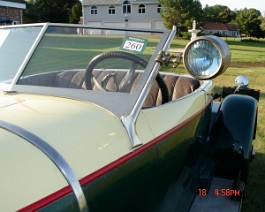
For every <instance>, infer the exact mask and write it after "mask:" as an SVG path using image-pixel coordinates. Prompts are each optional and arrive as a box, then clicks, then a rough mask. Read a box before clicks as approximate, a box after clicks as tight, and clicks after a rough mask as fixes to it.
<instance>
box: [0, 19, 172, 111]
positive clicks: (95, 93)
mask: <svg viewBox="0 0 265 212" xmlns="http://www.w3.org/2000/svg"><path fill="white" fill-rule="evenodd" d="M169 34H170V32H169V31H167V30H156V31H154V30H148V29H135V28H134V29H133V28H130V29H129V28H119V29H116V28H115V29H114V28H111V27H108V28H107V27H105V28H96V27H89V26H85V25H68V24H51V23H44V24H33V25H17V26H12V27H10V26H9V27H1V28H0V69H1V72H0V88H1V90H4V91H7V92H9V91H10V92H18V93H33V94H39V95H48V96H57V97H63V98H71V99H76V100H82V101H87V102H93V103H94V104H97V105H100V106H101V107H103V108H106V109H109V110H111V111H112V112H114V113H115V114H117V115H119V116H121V115H126V114H129V113H130V111H131V110H132V108H133V107H134V106H135V104H136V102H137V100H138V99H144V98H145V97H144V96H146V95H147V91H148V89H149V88H150V87H151V85H152V84H153V82H154V81H155V76H156V74H157V72H158V70H159V68H160V65H161V64H160V63H159V62H156V59H157V58H158V57H159V52H160V51H161V50H163V51H165V46H167V48H168V44H169V43H170V42H171V41H170V42H169V41H168V39H169ZM170 39H173V36H170ZM167 48H166V49H167ZM146 85H148V86H146ZM120 102H122V103H123V104H122V106H121V104H120ZM138 102H139V101H138Z"/></svg>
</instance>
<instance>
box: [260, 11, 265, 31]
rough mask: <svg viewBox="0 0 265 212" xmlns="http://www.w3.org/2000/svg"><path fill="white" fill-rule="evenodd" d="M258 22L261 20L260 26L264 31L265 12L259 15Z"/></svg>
mask: <svg viewBox="0 0 265 212" xmlns="http://www.w3.org/2000/svg"><path fill="white" fill-rule="evenodd" d="M260 22H261V24H260V28H261V30H262V31H264V32H265V12H264V15H263V16H260Z"/></svg>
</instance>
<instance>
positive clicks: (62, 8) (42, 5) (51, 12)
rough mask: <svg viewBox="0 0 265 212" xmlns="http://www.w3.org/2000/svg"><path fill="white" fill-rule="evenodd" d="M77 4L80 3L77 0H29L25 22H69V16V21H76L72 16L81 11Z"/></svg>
mask: <svg viewBox="0 0 265 212" xmlns="http://www.w3.org/2000/svg"><path fill="white" fill-rule="evenodd" d="M78 4H81V3H80V1H79V0H29V1H28V4H27V9H26V12H25V19H26V20H27V22H54V23H69V21H70V17H71V22H77V21H76V17H75V18H74V16H75V15H78V14H81V13H82V12H81V11H82V9H81V7H80V6H79V5H78ZM73 7H75V9H73ZM77 10H80V11H77Z"/></svg>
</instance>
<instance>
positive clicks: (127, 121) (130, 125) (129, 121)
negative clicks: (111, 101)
mask: <svg viewBox="0 0 265 212" xmlns="http://www.w3.org/2000/svg"><path fill="white" fill-rule="evenodd" d="M175 34H176V26H174V27H173V29H172V30H171V32H170V34H169V36H168V38H167V40H166V42H165V44H164V46H163V48H162V49H161V52H164V54H166V55H167V54H168V49H169V47H170V45H171V42H172V40H173V39H174V37H175ZM157 57H158V55H157ZM160 66H161V62H160V61H158V60H157V61H156V62H155V64H154V66H153V68H152V71H151V73H150V75H149V76H148V79H147V82H146V84H145V85H144V87H143V89H142V91H141V93H140V95H139V98H138V100H137V101H136V104H135V105H134V107H133V109H132V111H131V113H130V114H129V115H128V116H122V117H121V121H122V123H123V125H124V127H125V129H126V131H127V133H128V136H129V138H130V141H131V148H132V149H133V148H136V147H138V146H140V145H142V144H143V143H142V142H141V141H140V139H139V138H138V135H137V133H136V120H137V118H138V115H139V113H140V111H141V109H142V106H143V104H144V101H145V99H146V97H147V95H148V93H149V91H150V89H151V86H152V84H153V81H154V80H155V78H156V76H157V74H158V71H159V68H160Z"/></svg>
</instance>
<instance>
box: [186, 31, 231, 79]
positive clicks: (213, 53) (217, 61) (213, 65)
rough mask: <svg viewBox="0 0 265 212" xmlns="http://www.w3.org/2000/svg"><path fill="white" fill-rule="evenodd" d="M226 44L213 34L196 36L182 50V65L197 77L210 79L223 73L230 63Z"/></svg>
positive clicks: (229, 54)
mask: <svg viewBox="0 0 265 212" xmlns="http://www.w3.org/2000/svg"><path fill="white" fill-rule="evenodd" d="M230 60H231V53H230V49H229V47H228V45H227V44H226V42H224V41H223V40H222V39H221V38H218V37H215V36H202V37H197V38H196V39H195V40H193V41H191V42H190V43H189V44H188V45H187V47H186V49H185V51H184V65H185V68H186V69H187V70H188V71H189V72H190V74H191V75H193V76H194V77H196V78H198V79H211V78H214V77H216V76H217V75H219V74H221V73H223V72H224V71H225V70H226V69H227V67H228V66H229V64H230Z"/></svg>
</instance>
